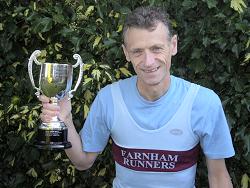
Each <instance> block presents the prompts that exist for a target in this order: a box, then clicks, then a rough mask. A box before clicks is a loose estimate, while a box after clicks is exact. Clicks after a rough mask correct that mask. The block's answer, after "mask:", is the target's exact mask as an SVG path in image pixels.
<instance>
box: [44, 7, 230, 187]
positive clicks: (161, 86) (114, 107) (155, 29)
mask: <svg viewBox="0 0 250 188" xmlns="http://www.w3.org/2000/svg"><path fill="white" fill-rule="evenodd" d="M123 40H124V44H123V46H122V48H123V51H124V54H125V56H126V59H127V61H129V62H131V63H132V65H133V68H134V70H135V72H136V76H132V77H131V78H128V79H125V80H120V81H119V82H116V83H113V84H111V85H108V86H106V87H105V88H103V89H102V90H101V91H100V92H99V93H98V95H97V97H96V98H95V100H94V102H93V104H92V106H91V110H90V112H89V115H88V117H87V119H86V122H85V124H84V126H83V129H82V130H81V132H80V135H79V134H78V133H77V131H76V129H75V127H74V125H73V121H72V114H71V104H70V101H68V100H66V99H64V100H62V101H60V106H54V105H52V104H50V103H49V99H48V98H46V97H45V96H41V97H40V100H41V101H42V103H43V109H42V114H41V119H42V120H43V121H45V122H46V121H49V120H50V119H51V117H53V116H54V115H58V117H59V118H60V119H61V120H63V121H64V122H65V123H66V125H67V127H68V140H69V141H70V142H71V143H72V148H70V149H66V150H65V151H66V154H67V155H68V157H69V159H70V160H71V161H72V163H73V164H74V165H75V166H76V168H77V169H79V170H85V169H88V168H90V167H91V166H92V164H93V163H94V161H95V159H96V157H97V155H98V154H99V153H100V152H102V150H103V149H104V147H105V146H106V144H107V142H108V139H109V137H110V136H111V138H112V140H113V146H112V147H113V155H114V159H115V164H116V177H115V179H114V181H113V187H114V188H130V187H131V188H193V187H195V172H196V162H197V156H198V152H199V148H200V147H199V146H201V148H202V150H203V153H204V154H205V156H206V163H207V168H208V178H209V186H210V187H211V188H222V187H223V188H231V187H232V183H231V180H230V177H229V174H228V171H227V169H226V165H225V161H224V158H228V157H231V156H233V155H234V149H233V146H232V140H231V136H230V132H229V128H228V125H227V122H226V119H225V115H224V112H223V109H222V106H221V101H220V99H219V98H218V96H217V95H216V94H215V93H214V92H213V91H212V90H210V89H207V88H205V87H202V86H199V85H196V84H193V83H190V82H188V81H185V80H183V79H181V78H177V77H175V76H173V75H170V66H171V58H172V56H174V55H175V54H176V53H177V36H176V35H174V34H173V31H172V28H171V24H170V23H169V20H168V18H167V17H166V14H165V13H163V12H161V11H160V10H159V9H158V8H153V7H141V8H137V9H136V10H135V11H133V12H132V13H131V14H130V15H128V17H127V19H126V21H125V24H124V30H123Z"/></svg>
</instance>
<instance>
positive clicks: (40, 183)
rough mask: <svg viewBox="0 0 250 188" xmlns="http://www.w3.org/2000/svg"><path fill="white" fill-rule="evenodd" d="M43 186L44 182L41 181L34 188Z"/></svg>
mask: <svg viewBox="0 0 250 188" xmlns="http://www.w3.org/2000/svg"><path fill="white" fill-rule="evenodd" d="M42 184H43V180H39V181H38V182H37V183H36V184H35V187H34V188H37V187H38V186H40V185H42Z"/></svg>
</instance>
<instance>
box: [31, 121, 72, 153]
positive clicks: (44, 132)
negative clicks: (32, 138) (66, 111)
mask: <svg viewBox="0 0 250 188" xmlns="http://www.w3.org/2000/svg"><path fill="white" fill-rule="evenodd" d="M67 137H68V129H67V127H66V126H65V125H64V123H63V122H62V121H58V122H50V123H42V124H41V125H40V127H39V128H38V135H37V142H36V144H35V146H36V147H37V148H38V149H47V150H53V149H59V150H60V149H68V148H71V147H72V145H71V143H70V142H69V141H68V140H67Z"/></svg>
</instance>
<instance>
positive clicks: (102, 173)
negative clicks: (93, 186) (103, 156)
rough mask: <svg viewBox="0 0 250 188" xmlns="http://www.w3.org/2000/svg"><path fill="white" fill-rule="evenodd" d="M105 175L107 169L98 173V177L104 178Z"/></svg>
mask: <svg viewBox="0 0 250 188" xmlns="http://www.w3.org/2000/svg"><path fill="white" fill-rule="evenodd" d="M105 173H106V168H103V169H101V170H100V171H99V172H98V176H104V175H105Z"/></svg>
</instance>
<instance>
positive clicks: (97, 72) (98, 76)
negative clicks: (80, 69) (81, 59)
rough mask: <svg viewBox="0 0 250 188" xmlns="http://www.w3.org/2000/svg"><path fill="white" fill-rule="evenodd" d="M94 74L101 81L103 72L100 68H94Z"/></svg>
mask: <svg viewBox="0 0 250 188" xmlns="http://www.w3.org/2000/svg"><path fill="white" fill-rule="evenodd" d="M92 75H93V77H94V78H95V79H96V80H97V81H99V80H100V77H101V72H100V70H98V69H94V70H93V71H92Z"/></svg>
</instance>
